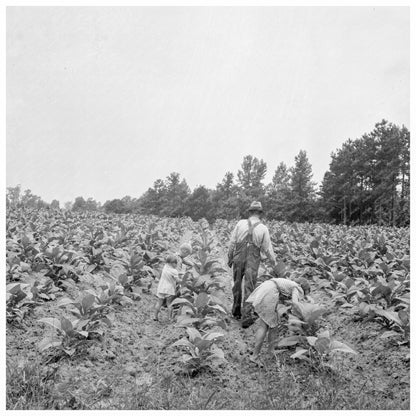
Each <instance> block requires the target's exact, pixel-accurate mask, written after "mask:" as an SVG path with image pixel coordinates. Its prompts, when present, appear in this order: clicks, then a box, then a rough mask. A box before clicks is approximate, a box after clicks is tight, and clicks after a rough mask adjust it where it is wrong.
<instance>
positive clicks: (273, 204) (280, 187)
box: [266, 162, 291, 220]
mask: <svg viewBox="0 0 416 416" xmlns="http://www.w3.org/2000/svg"><path fill="white" fill-rule="evenodd" d="M290 179H291V176H290V169H288V167H287V166H286V164H285V163H284V162H281V163H280V164H279V165H278V166H277V168H276V170H275V172H274V175H273V179H272V182H271V183H270V184H268V185H267V186H266V205H267V212H268V214H267V216H268V218H270V219H275V220H286V219H287V214H288V209H289V207H290V198H291V196H290V192H291V191H290Z"/></svg>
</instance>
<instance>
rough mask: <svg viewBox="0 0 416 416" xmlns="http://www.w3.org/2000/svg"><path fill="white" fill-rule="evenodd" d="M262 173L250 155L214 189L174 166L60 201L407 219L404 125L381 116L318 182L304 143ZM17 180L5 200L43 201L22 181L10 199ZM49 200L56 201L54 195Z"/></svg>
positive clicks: (149, 210)
mask: <svg viewBox="0 0 416 416" xmlns="http://www.w3.org/2000/svg"><path fill="white" fill-rule="evenodd" d="M266 173H267V164H266V162H264V161H263V160H262V159H258V158H256V157H254V156H251V155H248V156H245V157H244V159H243V161H242V164H241V168H240V169H239V170H238V171H237V172H236V174H234V173H232V172H226V173H225V175H224V178H223V179H222V181H221V182H220V183H218V184H217V186H216V187H215V189H208V188H207V187H205V186H203V185H201V186H198V187H196V188H195V189H194V190H193V191H191V189H190V188H189V186H188V184H187V182H186V180H185V179H184V178H181V177H180V175H179V174H178V173H176V172H174V173H171V174H170V175H169V176H167V177H166V178H165V179H164V180H163V179H158V180H156V181H155V182H154V184H153V186H152V187H150V188H149V189H148V190H147V191H146V192H145V193H144V194H143V195H141V196H140V197H138V198H132V197H130V196H125V197H124V198H122V199H113V200H110V201H107V202H106V203H105V204H103V205H102V206H101V205H100V204H99V203H97V202H96V201H95V200H94V199H92V198H88V199H87V200H85V199H84V198H83V197H78V198H76V199H75V201H74V203H66V204H65V209H71V210H83V211H88V210H91V211H94V210H104V211H105V212H107V213H110V212H111V213H139V214H154V215H159V216H169V217H181V216H188V217H191V218H192V219H193V220H198V219H200V218H206V219H207V220H208V221H213V220H215V219H216V218H224V219H234V218H241V217H243V216H245V215H246V213H247V208H248V206H249V205H250V203H251V201H253V200H258V201H261V202H262V204H263V206H264V209H265V215H266V217H267V218H268V219H274V220H282V221H291V222H330V223H343V224H347V225H357V224H378V225H390V226H407V225H409V223H410V209H409V205H410V133H409V131H408V130H407V128H406V127H404V126H403V127H398V126H396V125H394V124H392V123H388V122H387V121H386V120H382V121H381V122H380V123H377V124H376V125H375V128H374V130H373V131H372V132H371V133H369V134H364V135H363V136H362V137H360V138H358V139H356V140H348V141H347V142H345V143H344V144H343V145H342V147H341V148H340V149H337V150H336V152H334V153H332V154H331V163H330V166H329V171H327V172H326V173H325V176H324V179H323V181H322V184H321V185H320V186H319V187H317V184H315V183H314V182H313V181H312V166H311V164H310V163H309V160H308V157H307V154H306V152H305V151H303V150H301V151H300V152H299V154H298V155H297V156H296V157H295V160H294V165H293V166H287V165H286V164H285V163H283V162H282V163H280V164H279V165H278V166H277V167H276V169H275V171H274V175H273V179H272V181H271V182H270V183H268V184H265V183H264V179H265V176H266ZM16 188H18V187H16ZM16 188H8V193H7V203H8V205H11V204H16V203H20V204H25V205H29V206H34V205H36V204H37V206H39V205H42V204H45V203H44V202H43V201H41V199H40V198H39V197H36V196H33V195H31V193H30V191H25V192H26V193H27V192H29V194H23V195H20V188H19V189H18V191H19V196H18V197H17V199H16V192H17V191H16ZM30 204H32V205H30ZM50 206H51V207H52V208H59V202H58V201H53V202H52V203H51V204H50Z"/></svg>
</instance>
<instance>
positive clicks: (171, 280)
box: [156, 264, 179, 298]
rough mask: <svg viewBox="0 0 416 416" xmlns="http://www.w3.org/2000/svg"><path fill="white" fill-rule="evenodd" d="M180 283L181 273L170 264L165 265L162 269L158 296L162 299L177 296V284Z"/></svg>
mask: <svg viewBox="0 0 416 416" xmlns="http://www.w3.org/2000/svg"><path fill="white" fill-rule="evenodd" d="M178 281H179V272H178V270H177V269H175V268H174V267H172V266H171V265H170V264H165V265H164V267H163V269H162V274H161V276H160V280H159V284H158V286H157V291H156V295H157V296H158V297H160V298H165V297H167V296H173V295H175V294H176V283H177V282H178Z"/></svg>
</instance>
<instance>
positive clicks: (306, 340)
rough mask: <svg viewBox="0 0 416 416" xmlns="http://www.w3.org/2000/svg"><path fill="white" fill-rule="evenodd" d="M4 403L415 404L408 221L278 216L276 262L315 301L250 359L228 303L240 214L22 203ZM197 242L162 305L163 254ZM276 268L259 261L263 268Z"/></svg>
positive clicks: (9, 277) (297, 309) (10, 255)
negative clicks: (349, 222) (218, 216)
mask: <svg viewBox="0 0 416 416" xmlns="http://www.w3.org/2000/svg"><path fill="white" fill-rule="evenodd" d="M6 215H7V217H6V318H7V326H6V376H7V377H6V393H7V397H6V407H7V409H9V410H11V409H57V410H63V409H95V410H99V409H102V410H104V409H107V410H108V409H115V410H126V409H137V410H146V409H159V410H169V409H199V410H214V409H215V410H220V409H228V410H231V409H251V410H254V409H257V410H261V409H296V410H306V409H338V410H342V409H343V410H350V409H367V410H370V409H372V410H386V409H410V393H409V391H410V325H409V316H410V235H409V229H408V228H387V227H386V228H383V227H377V226H365V227H364V226H359V227H347V226H335V225H327V224H307V223H304V224H300V223H299V224H295V223H293V224H289V223H285V222H268V223H267V225H268V227H269V230H270V234H271V237H272V240H273V245H274V249H275V253H276V254H277V259H278V262H279V263H278V270H277V271H276V273H277V274H276V275H278V276H279V277H287V278H289V279H293V278H297V277H300V276H303V277H305V278H307V279H308V281H309V282H310V283H311V287H312V290H311V296H310V299H309V300H308V301H307V302H306V303H300V304H296V305H293V307H292V308H290V307H289V306H284V305H281V306H280V308H279V316H280V325H279V327H278V330H277V331H273V332H272V335H271V337H270V338H269V340H267V339H266V341H265V343H264V345H263V349H262V360H263V362H264V366H262V367H260V366H257V365H255V364H254V363H252V362H250V361H249V359H248V357H249V354H250V351H251V350H252V349H253V347H254V335H255V332H256V328H257V324H254V325H252V326H251V327H249V328H247V329H243V328H241V324H240V322H239V321H236V320H234V319H233V318H232V316H231V313H230V311H231V305H232V294H231V287H232V273H231V270H230V269H229V268H228V266H227V254H226V253H227V247H228V239H229V236H230V233H231V231H232V229H233V227H234V225H235V222H233V221H231V222H229V221H224V220H217V221H216V222H215V223H213V224H212V225H209V224H208V223H207V222H206V221H204V220H201V221H199V222H193V221H192V220H190V219H189V218H158V217H153V216H139V215H133V214H125V215H116V214H111V215H109V214H104V213H99V212H80V213H77V212H71V211H63V210H62V211H61V210H52V209H51V210H46V209H45V210H42V209H36V210H29V209H24V208H16V209H10V210H8V211H7V213H6ZM183 242H189V243H190V244H191V245H192V247H193V253H192V254H191V256H190V260H191V261H192V262H193V266H192V267H188V268H187V270H186V273H185V274H184V275H183V277H182V280H181V282H180V284H179V296H178V297H177V298H176V299H175V301H174V305H175V313H174V319H173V321H172V322H169V321H168V317H167V310H166V308H162V310H161V313H160V322H157V321H154V320H153V317H154V305H155V301H156V296H155V292H156V287H157V283H158V280H159V276H160V273H161V269H162V267H163V264H164V263H163V262H164V259H165V258H166V256H167V255H168V254H170V253H175V252H176V251H177V250H178V247H179V245H180V244H181V243H183ZM267 273H270V270H268V269H267V266H261V270H260V273H259V281H262V279H265V278H267V276H264V275H265V274H267Z"/></svg>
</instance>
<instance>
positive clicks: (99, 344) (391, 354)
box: [7, 236, 410, 410]
mask: <svg viewBox="0 0 416 416" xmlns="http://www.w3.org/2000/svg"><path fill="white" fill-rule="evenodd" d="M188 237H189V236H187V238H188ZM220 254H221V255H222V257H223V260H224V263H225V252H224V251H223V252H222V253H220ZM222 279H223V283H224V287H225V290H224V293H217V295H218V296H222V298H223V301H224V302H225V304H226V305H227V306H228V308H229V309H231V303H232V295H231V280H232V277H231V274H230V273H225V274H223V275H222ZM90 284H91V282H81V283H80V284H79V288H80V290H82V289H83V288H87V287H89V285H90ZM154 286H155V285H154ZM312 297H313V298H314V300H315V301H316V302H319V303H323V304H326V303H328V304H329V302H330V300H329V299H328V298H326V297H325V294H324V293H323V292H319V291H313V293H312ZM154 303H155V297H154V295H153V294H152V293H151V292H150V293H147V294H143V296H142V298H141V299H140V300H138V301H134V302H133V303H132V304H126V305H123V306H120V307H117V308H116V309H115V311H114V317H113V318H112V320H113V326H112V327H111V328H109V329H107V330H106V331H105V334H104V336H103V338H102V339H101V340H95V341H92V343H91V345H90V347H89V348H88V349H87V351H86V352H85V354H83V355H81V356H79V357H73V358H72V359H64V360H59V361H56V362H54V351H53V350H47V351H46V352H44V353H42V354H41V355H39V352H38V350H37V344H38V343H39V341H40V340H41V339H42V338H43V337H44V336H45V335H46V334H47V333H48V334H49V333H52V329H49V328H45V325H44V324H41V323H39V321H38V320H39V319H40V318H42V317H51V316H59V315H60V314H64V311H63V310H62V308H58V307H57V306H56V301H51V302H46V303H44V304H42V305H41V306H39V307H37V308H36V309H35V310H34V311H33V313H32V314H31V315H29V316H28V317H27V319H25V321H24V322H25V323H24V326H23V327H20V328H19V327H11V326H8V327H7V366H8V367H10V368H11V367H13V366H15V367H18V368H22V367H23V366H24V365H25V363H27V362H38V363H39V364H40V366H41V367H42V371H43V372H44V374H53V377H54V380H55V381H54V383H53V387H52V394H51V401H50V403H49V406H50V408H54V409H118V410H121V409H330V408H332V409H375V408H377V409H409V406H410V397H409V387H410V386H409V381H410V380H409V379H410V377H409V365H410V363H409V352H410V350H409V346H408V345H396V344H394V343H393V341H392V340H389V339H381V338H380V335H381V331H382V328H381V327H380V325H379V324H377V323H376V322H366V323H362V322H355V321H354V319H353V317H352V315H351V313H350V311H349V310H348V309H343V308H339V309H334V308H333V307H331V313H330V314H328V315H326V316H325V317H324V319H323V326H324V327H327V328H328V329H329V330H330V333H331V334H332V335H333V337H334V338H335V339H337V340H339V341H342V342H346V343H347V344H348V345H350V346H351V347H352V348H354V349H355V350H356V351H357V352H358V354H357V355H352V354H343V353H338V354H337V355H336V356H334V358H333V359H332V361H331V365H332V368H333V370H331V371H328V372H319V371H316V370H314V369H311V368H310V367H309V366H308V365H307V364H306V363H303V362H300V361H298V360H294V359H291V358H290V355H291V354H292V353H293V351H294V350H293V349H288V350H283V351H281V352H276V351H274V352H273V351H269V350H268V344H267V341H266V342H265V345H264V346H263V350H262V360H263V362H264V367H258V366H257V365H256V364H254V363H252V362H250V361H249V354H250V351H251V350H252V348H253V345H254V335H255V331H256V327H257V324H254V325H253V326H251V327H249V328H247V329H242V328H241V325H240V322H239V321H236V320H234V319H232V318H231V317H228V318H227V321H228V327H227V329H226V330H222V329H221V328H215V330H219V331H221V332H223V333H224V339H223V340H222V342H220V344H219V346H220V347H221V348H222V349H223V350H224V352H225V358H226V362H225V363H224V364H223V365H222V366H221V367H219V368H214V369H204V370H201V371H200V372H199V373H197V374H186V373H184V371H183V366H182V365H181V361H180V357H181V355H182V354H183V351H182V350H181V348H178V347H171V345H172V344H173V343H174V342H175V341H176V340H178V339H180V338H182V337H183V336H184V335H185V330H184V329H183V328H177V327H176V326H175V325H174V323H171V322H168V320H167V311H166V309H162V311H161V314H160V322H155V321H154V320H153V316H154V312H153V308H154ZM19 366H20V367H19ZM45 379H46V376H45Z"/></svg>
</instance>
